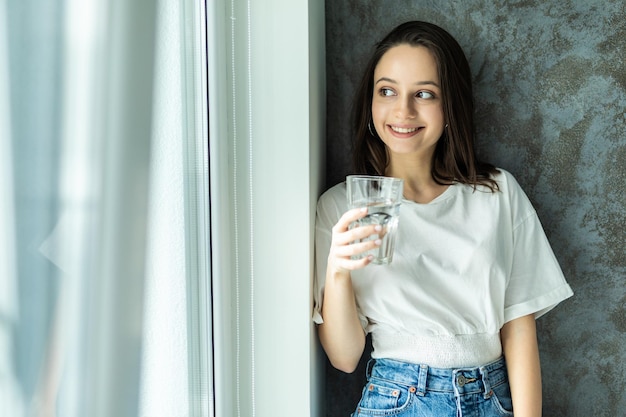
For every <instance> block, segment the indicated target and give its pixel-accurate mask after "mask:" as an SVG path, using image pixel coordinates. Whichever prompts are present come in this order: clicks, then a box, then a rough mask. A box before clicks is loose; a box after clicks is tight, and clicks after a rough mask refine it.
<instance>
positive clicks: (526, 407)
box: [500, 315, 542, 417]
mask: <svg viewBox="0 0 626 417" xmlns="http://www.w3.org/2000/svg"><path fill="white" fill-rule="evenodd" d="M500 336H501V338H502V349H503V351H504V357H505V359H506V365H507V371H508V374H509V383H510V386H511V396H512V399H513V410H514V412H515V417H539V416H541V404H542V398H541V397H542V394H541V366H540V362H539V348H538V346H537V330H536V324H535V318H534V316H533V315H528V316H524V317H520V318H518V319H515V320H512V321H510V322H508V323H506V324H505V325H504V327H503V328H502V330H501V331H500Z"/></svg>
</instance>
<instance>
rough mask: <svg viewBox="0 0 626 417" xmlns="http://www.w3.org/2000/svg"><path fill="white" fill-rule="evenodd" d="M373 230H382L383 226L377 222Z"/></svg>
mask: <svg viewBox="0 0 626 417" xmlns="http://www.w3.org/2000/svg"><path fill="white" fill-rule="evenodd" d="M374 230H376V231H377V232H380V231H381V230H383V227H382V226H381V225H379V224H377V225H376V226H375V227H374Z"/></svg>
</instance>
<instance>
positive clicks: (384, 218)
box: [346, 175, 404, 265]
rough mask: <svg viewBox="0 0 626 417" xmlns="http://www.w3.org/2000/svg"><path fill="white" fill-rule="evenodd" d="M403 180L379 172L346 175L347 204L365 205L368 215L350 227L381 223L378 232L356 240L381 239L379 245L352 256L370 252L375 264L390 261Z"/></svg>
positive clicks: (361, 255) (394, 241)
mask: <svg viewBox="0 0 626 417" xmlns="http://www.w3.org/2000/svg"><path fill="white" fill-rule="evenodd" d="M403 184H404V181H403V180H401V179H399V178H391V177H382V176H369V175H349V176H348V177H347V178H346V186H347V194H348V195H347V197H348V207H350V208H351V209H352V208H361V207H367V215H366V216H365V217H363V218H362V219H359V220H357V221H356V222H354V223H353V224H352V225H350V229H352V228H354V227H358V226H366V225H372V224H374V225H380V226H381V227H382V230H381V231H380V232H379V233H377V234H372V235H370V236H368V237H367V238H365V239H361V240H360V241H357V242H355V243H358V242H361V241H369V240H376V239H380V240H381V245H380V246H379V247H377V248H375V249H372V250H369V251H367V252H364V253H361V254H359V255H356V256H353V257H352V259H361V258H363V257H365V256H370V255H372V256H373V259H372V263H374V264H377V265H386V264H389V263H391V260H392V258H393V251H394V247H395V243H396V229H397V227H398V217H399V214H400V203H401V202H402V188H403Z"/></svg>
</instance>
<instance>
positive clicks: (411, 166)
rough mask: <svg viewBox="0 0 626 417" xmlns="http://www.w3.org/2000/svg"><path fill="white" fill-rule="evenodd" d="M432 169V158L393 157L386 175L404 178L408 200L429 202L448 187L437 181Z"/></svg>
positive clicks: (405, 194)
mask: <svg viewBox="0 0 626 417" xmlns="http://www.w3.org/2000/svg"><path fill="white" fill-rule="evenodd" d="M431 169H432V158H421V159H420V158H408V157H400V158H398V157H395V158H393V157H392V158H391V161H390V163H389V166H388V167H387V170H386V171H385V175H386V176H389V177H396V178H402V179H403V180H404V192H403V194H404V198H406V199H407V200H413V201H415V202H417V203H428V202H430V201H432V200H434V199H435V198H437V197H438V196H439V195H441V194H442V193H443V192H444V191H445V190H446V189H447V188H448V186H447V185H441V184H437V183H436V182H435V180H434V179H433V176H432V173H431Z"/></svg>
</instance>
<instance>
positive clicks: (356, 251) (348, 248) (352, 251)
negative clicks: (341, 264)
mask: <svg viewBox="0 0 626 417" xmlns="http://www.w3.org/2000/svg"><path fill="white" fill-rule="evenodd" d="M381 243H382V241H381V239H371V240H364V241H360V242H358V243H351V244H348V245H336V246H334V247H333V248H332V249H331V251H332V255H333V256H336V257H339V258H351V257H353V256H357V255H360V254H362V253H364V252H367V251H370V250H373V249H376V248H377V247H379V246H380V245H381Z"/></svg>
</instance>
